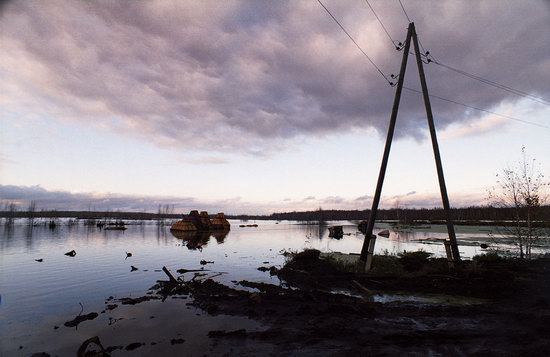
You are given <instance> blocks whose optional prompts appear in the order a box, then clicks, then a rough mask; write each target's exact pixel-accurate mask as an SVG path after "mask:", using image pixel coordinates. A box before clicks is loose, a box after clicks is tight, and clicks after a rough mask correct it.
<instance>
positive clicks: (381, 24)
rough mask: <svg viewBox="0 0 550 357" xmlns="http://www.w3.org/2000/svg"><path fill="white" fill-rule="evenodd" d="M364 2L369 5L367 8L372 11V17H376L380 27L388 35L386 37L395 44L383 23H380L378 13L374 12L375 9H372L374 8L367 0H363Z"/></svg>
mask: <svg viewBox="0 0 550 357" xmlns="http://www.w3.org/2000/svg"><path fill="white" fill-rule="evenodd" d="M365 2H366V3H367V5H368V6H369V8H370V9H371V11H372V13H373V14H374V17H376V19H377V20H378V22H379V23H380V26H382V28H383V29H384V32H385V33H386V35H388V38H389V39H390V41H391V43H392V44H393V45H394V46H395V41H394V39H393V38H392V37H391V35H390V33H389V32H388V30H387V29H386V26H384V23H382V20H380V18H379V17H378V15H377V14H376V11H374V8H373V7H372V6H371V4H370V3H369V0H365Z"/></svg>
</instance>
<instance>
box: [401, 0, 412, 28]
mask: <svg viewBox="0 0 550 357" xmlns="http://www.w3.org/2000/svg"><path fill="white" fill-rule="evenodd" d="M399 5H401V8H402V9H403V13H404V14H405V17H406V18H407V21H409V23H411V22H412V21H411V19H410V18H409V15H407V11H406V10H405V7H404V6H403V3H402V2H401V0H399Z"/></svg>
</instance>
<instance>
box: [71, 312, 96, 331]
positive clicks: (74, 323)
mask: <svg viewBox="0 0 550 357" xmlns="http://www.w3.org/2000/svg"><path fill="white" fill-rule="evenodd" d="M98 316H99V315H98V314H97V312H90V313H89V314H86V315H78V316H77V317H75V318H74V319H72V320H71V321H67V322H65V324H64V325H65V326H66V327H77V328H78V324H80V323H81V322H84V321H86V320H93V319H95V318H96V317H98Z"/></svg>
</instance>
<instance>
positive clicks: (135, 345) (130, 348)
mask: <svg viewBox="0 0 550 357" xmlns="http://www.w3.org/2000/svg"><path fill="white" fill-rule="evenodd" d="M144 345H145V343H141V342H134V343H130V344H129V345H128V346H126V351H133V350H135V349H136V348H140V347H141V346H144Z"/></svg>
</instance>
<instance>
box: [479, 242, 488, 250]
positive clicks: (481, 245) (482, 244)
mask: <svg viewBox="0 0 550 357" xmlns="http://www.w3.org/2000/svg"><path fill="white" fill-rule="evenodd" d="M479 246H480V247H481V249H487V248H489V246H488V245H487V244H485V243H481V244H480V245H479Z"/></svg>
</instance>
